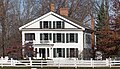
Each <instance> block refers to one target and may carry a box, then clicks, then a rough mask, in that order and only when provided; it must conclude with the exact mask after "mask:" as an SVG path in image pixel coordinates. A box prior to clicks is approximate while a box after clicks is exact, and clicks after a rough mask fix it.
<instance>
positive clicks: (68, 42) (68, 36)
mask: <svg viewBox="0 0 120 69" xmlns="http://www.w3.org/2000/svg"><path fill="white" fill-rule="evenodd" d="M69 42H70V33H68V43H69Z"/></svg>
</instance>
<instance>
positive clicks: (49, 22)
mask: <svg viewBox="0 0 120 69" xmlns="http://www.w3.org/2000/svg"><path fill="white" fill-rule="evenodd" d="M49 29H51V21H49Z"/></svg>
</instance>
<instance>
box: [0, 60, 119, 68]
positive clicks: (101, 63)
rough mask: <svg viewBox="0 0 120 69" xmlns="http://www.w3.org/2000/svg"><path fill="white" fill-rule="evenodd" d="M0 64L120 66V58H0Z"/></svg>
mask: <svg viewBox="0 0 120 69" xmlns="http://www.w3.org/2000/svg"><path fill="white" fill-rule="evenodd" d="M0 66H1V67H6V66H12V67H75V68H77V67H120V60H110V59H106V60H92V59H91V60H68V59H66V60H65V59H62V60H31V59H29V60H13V59H12V58H11V59H10V60H8V59H3V58H2V59H0Z"/></svg>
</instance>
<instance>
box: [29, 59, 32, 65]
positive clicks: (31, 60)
mask: <svg viewBox="0 0 120 69" xmlns="http://www.w3.org/2000/svg"><path fill="white" fill-rule="evenodd" d="M29 61H30V66H32V60H31V57H29Z"/></svg>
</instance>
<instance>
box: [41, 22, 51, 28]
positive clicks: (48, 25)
mask: <svg viewBox="0 0 120 69" xmlns="http://www.w3.org/2000/svg"><path fill="white" fill-rule="evenodd" d="M43 28H44V29H48V28H51V21H40V29H43Z"/></svg>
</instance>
